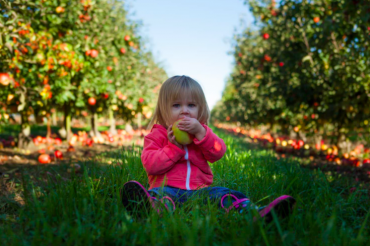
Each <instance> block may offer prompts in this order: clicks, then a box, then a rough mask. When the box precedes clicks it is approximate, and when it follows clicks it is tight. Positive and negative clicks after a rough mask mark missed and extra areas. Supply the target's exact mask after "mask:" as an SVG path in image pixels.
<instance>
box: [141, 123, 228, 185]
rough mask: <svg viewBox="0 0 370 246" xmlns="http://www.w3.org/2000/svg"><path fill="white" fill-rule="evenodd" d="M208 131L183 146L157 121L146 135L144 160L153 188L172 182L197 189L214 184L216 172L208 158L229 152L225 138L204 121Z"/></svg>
mask: <svg viewBox="0 0 370 246" xmlns="http://www.w3.org/2000/svg"><path fill="white" fill-rule="evenodd" d="M203 127H204V128H205V129H206V131H207V132H206V135H205V137H204V138H203V139H202V140H201V141H198V140H197V139H196V138H194V141H193V143H191V144H188V145H183V148H182V149H180V148H179V147H177V146H176V145H174V144H172V143H171V142H170V141H169V140H168V138H167V129H166V128H165V127H164V126H162V125H158V124H155V125H154V126H153V128H152V130H151V132H150V133H149V134H148V135H147V136H145V138H144V149H143V152H142V154H141V161H142V163H143V166H144V169H145V171H146V173H147V175H148V179H149V184H150V187H149V189H153V188H155V187H160V186H162V184H163V182H164V186H172V187H176V188H180V189H186V190H196V189H199V188H204V187H207V186H209V185H211V184H212V182H213V174H212V170H211V168H210V166H209V164H208V162H207V161H209V162H211V163H213V162H215V161H218V160H219V159H221V158H222V156H223V155H224V154H225V152H226V145H225V143H224V141H223V140H222V139H221V138H219V137H218V136H217V135H216V134H214V133H213V132H212V130H211V129H210V128H209V127H208V126H207V125H203Z"/></svg>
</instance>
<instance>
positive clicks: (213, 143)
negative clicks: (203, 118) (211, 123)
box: [193, 125, 226, 163]
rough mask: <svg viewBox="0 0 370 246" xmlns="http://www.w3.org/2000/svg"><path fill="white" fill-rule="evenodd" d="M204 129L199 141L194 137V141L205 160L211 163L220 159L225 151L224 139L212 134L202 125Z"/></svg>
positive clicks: (209, 129)
mask: <svg viewBox="0 0 370 246" xmlns="http://www.w3.org/2000/svg"><path fill="white" fill-rule="evenodd" d="M203 127H204V128H205V129H206V135H205V136H204V138H203V139H201V140H200V141H199V140H198V139H196V138H194V140H193V141H194V143H195V144H196V145H197V146H198V147H199V148H200V150H201V151H202V153H203V155H204V157H205V158H206V160H207V161H209V162H211V163H213V162H215V161H218V160H219V159H221V158H222V157H223V156H224V154H225V152H226V145H225V143H224V141H223V140H222V139H221V138H219V137H218V136H217V135H216V134H214V133H213V132H212V130H211V128H209V127H208V126H207V125H203Z"/></svg>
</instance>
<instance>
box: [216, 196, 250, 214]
mask: <svg viewBox="0 0 370 246" xmlns="http://www.w3.org/2000/svg"><path fill="white" fill-rule="evenodd" d="M228 197H231V198H232V199H234V200H235V202H233V203H232V204H231V205H230V206H228V207H225V206H224V203H223V201H224V199H225V198H228ZM247 201H249V203H247ZM247 206H250V207H252V206H253V205H252V204H251V203H250V200H249V199H248V198H242V199H238V198H237V197H236V196H234V195H232V194H225V195H223V196H222V197H221V207H222V208H223V209H225V211H226V213H228V212H229V211H230V210H231V209H233V208H236V209H239V210H242V209H243V208H246V207H247ZM256 208H257V207H256Z"/></svg>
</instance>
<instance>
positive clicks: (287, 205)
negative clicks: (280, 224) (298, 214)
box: [254, 195, 296, 223]
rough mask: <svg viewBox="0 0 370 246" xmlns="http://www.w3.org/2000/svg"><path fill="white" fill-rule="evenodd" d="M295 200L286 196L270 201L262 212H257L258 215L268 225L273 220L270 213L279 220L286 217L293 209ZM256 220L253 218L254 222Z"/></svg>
mask: <svg viewBox="0 0 370 246" xmlns="http://www.w3.org/2000/svg"><path fill="white" fill-rule="evenodd" d="M295 204H296V200H295V199H294V198H293V197H291V196H288V195H284V196H280V197H278V198H276V199H275V200H274V201H272V202H271V203H270V204H269V205H267V206H266V207H265V208H263V209H262V210H259V214H260V216H261V217H262V218H264V220H265V221H266V222H267V223H270V222H271V221H272V220H273V216H272V211H273V210H274V211H275V213H276V215H277V216H278V217H279V218H282V219H283V218H285V217H288V216H289V215H290V214H291V213H292V211H293V208H294V207H295ZM256 220H257V218H254V221H256Z"/></svg>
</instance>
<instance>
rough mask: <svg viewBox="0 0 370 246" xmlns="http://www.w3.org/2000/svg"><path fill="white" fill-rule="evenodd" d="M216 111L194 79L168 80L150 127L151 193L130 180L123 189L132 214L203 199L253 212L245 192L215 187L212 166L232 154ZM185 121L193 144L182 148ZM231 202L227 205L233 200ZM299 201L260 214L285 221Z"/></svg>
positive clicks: (282, 201)
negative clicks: (218, 130)
mask: <svg viewBox="0 0 370 246" xmlns="http://www.w3.org/2000/svg"><path fill="white" fill-rule="evenodd" d="M209 118H210V112H209V109H208V105H207V102H206V99H205V96H204V93H203V90H202V88H201V86H200V85H199V83H198V82H196V81H195V80H194V79H192V78H190V77H188V76H174V77H172V78H169V79H168V80H166V81H165V82H164V83H163V85H162V87H161V89H160V91H159V98H158V102H157V106H156V109H155V113H154V116H153V118H152V120H151V122H150V123H149V126H148V127H149V129H150V128H152V129H151V132H150V133H149V134H148V135H147V136H145V138H144V149H143V152H142V155H141V160H142V163H143V166H144V169H145V171H146V173H147V176H148V179H149V185H150V187H149V190H148V191H147V190H146V189H145V188H144V187H143V185H141V184H140V183H139V182H137V181H129V182H127V183H125V184H124V186H123V189H122V190H121V197H122V202H123V205H124V206H125V207H126V209H127V210H133V209H137V208H138V207H141V206H144V207H152V208H154V209H156V210H157V211H158V212H159V207H160V206H158V205H159V204H161V203H163V204H164V207H166V208H167V209H168V210H171V211H174V210H175V208H176V206H177V205H181V204H182V203H184V202H185V201H186V200H187V199H189V198H190V197H194V196H198V197H200V196H202V197H205V198H206V199H208V198H209V199H210V200H211V201H213V202H217V204H218V205H219V207H220V208H224V209H225V210H226V211H227V212H228V211H230V210H231V209H238V210H239V212H241V211H243V210H248V209H249V208H250V207H251V206H252V207H253V208H254V209H258V208H257V207H256V206H254V205H252V203H251V202H250V200H249V199H248V198H247V197H246V195H244V194H243V193H241V192H239V191H234V190H230V189H228V188H224V187H210V185H211V184H212V182H213V174H212V170H211V168H210V166H209V164H208V162H211V163H213V162H215V161H218V160H219V159H221V158H222V156H223V155H224V154H225V152H226V145H225V143H224V141H223V140H222V139H221V138H219V137H218V136H217V135H216V134H214V133H213V132H212V130H211V129H210V128H209V127H208V125H207V124H208V121H209ZM179 119H182V120H181V122H180V123H179V124H178V128H179V129H180V130H182V131H186V132H188V133H189V134H191V136H193V137H194V138H193V142H192V143H190V144H188V145H181V144H179V143H178V142H177V141H176V139H175V136H174V134H173V131H172V125H173V123H174V122H175V121H177V120H179ZM227 198H228V199H227ZM228 200H229V201H231V203H230V205H227V201H228ZM294 204H295V199H294V198H293V197H290V196H286V195H285V196H281V197H279V198H277V199H275V200H274V201H273V202H272V203H271V204H269V205H268V206H266V207H265V208H260V209H259V213H260V215H261V217H264V218H265V220H266V221H268V222H269V221H271V220H272V214H271V211H272V209H274V210H275V212H276V213H277V214H278V215H280V216H281V217H285V216H287V215H288V214H289V212H290V211H291V209H292V207H293V205H294Z"/></svg>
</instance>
